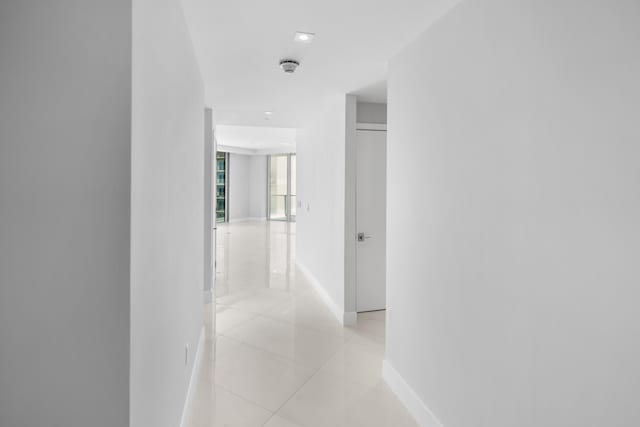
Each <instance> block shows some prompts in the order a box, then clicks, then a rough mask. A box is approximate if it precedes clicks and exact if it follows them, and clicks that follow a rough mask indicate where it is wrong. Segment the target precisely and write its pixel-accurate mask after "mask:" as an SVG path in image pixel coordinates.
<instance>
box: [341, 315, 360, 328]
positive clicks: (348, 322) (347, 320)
mask: <svg viewBox="0 0 640 427" xmlns="http://www.w3.org/2000/svg"><path fill="white" fill-rule="evenodd" d="M342 318H343V320H342V324H343V325H345V326H355V325H356V324H357V323H358V313H357V312H355V311H345V312H344V313H342Z"/></svg>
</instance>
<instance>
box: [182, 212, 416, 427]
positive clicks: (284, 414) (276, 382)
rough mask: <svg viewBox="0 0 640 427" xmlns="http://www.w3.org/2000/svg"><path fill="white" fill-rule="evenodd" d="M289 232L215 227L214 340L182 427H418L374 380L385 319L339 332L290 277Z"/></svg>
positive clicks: (261, 225) (370, 318)
mask: <svg viewBox="0 0 640 427" xmlns="http://www.w3.org/2000/svg"><path fill="white" fill-rule="evenodd" d="M295 227H296V226H295V224H289V223H284V222H242V223H234V224H229V225H223V226H219V227H218V242H217V243H218V265H217V274H216V319H215V333H214V325H213V322H208V323H207V325H206V327H207V337H209V339H208V341H207V345H206V347H205V350H204V360H203V363H202V367H201V369H200V371H199V372H198V382H197V387H196V389H195V395H194V397H193V404H192V407H191V410H190V414H189V418H188V423H189V424H188V425H189V426H191V427H213V426H215V427H218V426H220V427H221V426H233V427H254V426H255V427H261V426H266V427H316V426H318V427H328V426H331V427H341V426H344V427H347V426H350V427H351V426H367V427H378V426H381V427H382V426H394V427H404V426H411V427H414V426H417V424H416V423H415V422H414V421H413V419H412V418H411V416H410V415H409V414H408V412H407V411H406V410H405V408H404V407H403V406H402V405H401V404H400V402H399V401H398V400H397V399H396V397H395V396H394V395H393V394H392V393H391V391H390V390H389V388H388V387H387V386H386V385H385V383H384V382H383V381H382V378H381V368H382V359H383V356H384V326H385V317H384V312H373V313H365V314H361V315H360V316H359V317H358V326H357V327H354V328H344V327H342V326H341V325H340V324H339V323H338V322H337V320H336V319H335V318H334V317H333V315H332V314H331V313H330V312H329V310H328V309H327V308H326V307H325V306H324V304H323V302H322V301H321V300H320V299H319V297H318V296H317V294H316V293H315V291H314V289H313V288H312V287H311V286H310V285H309V283H308V282H307V280H306V279H305V277H304V276H303V275H302V273H300V272H299V271H297V270H296V268H295ZM214 349H215V350H214Z"/></svg>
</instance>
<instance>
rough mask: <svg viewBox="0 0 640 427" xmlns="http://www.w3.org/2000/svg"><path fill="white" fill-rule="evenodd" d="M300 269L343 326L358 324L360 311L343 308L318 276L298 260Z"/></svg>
mask: <svg viewBox="0 0 640 427" xmlns="http://www.w3.org/2000/svg"><path fill="white" fill-rule="evenodd" d="M296 264H297V265H298V268H299V269H300V271H301V272H302V273H303V274H304V275H305V276H306V277H307V279H308V280H309V283H311V285H312V286H313V288H314V289H315V290H316V292H318V295H319V296H320V298H321V299H322V301H323V302H324V303H325V304H326V305H327V307H328V308H329V310H330V311H331V313H333V315H334V316H336V319H338V322H340V324H341V325H343V326H353V325H355V324H356V321H357V317H358V313H356V312H345V311H344V310H343V309H341V308H340V307H339V306H338V304H336V303H335V301H334V300H333V298H331V296H330V295H329V294H328V293H327V290H326V289H325V288H324V286H322V284H321V283H320V282H319V281H318V279H316V277H315V276H314V275H313V273H311V271H310V270H309V269H308V268H307V267H305V266H304V265H303V264H301V263H300V262H296Z"/></svg>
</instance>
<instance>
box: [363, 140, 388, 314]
mask: <svg viewBox="0 0 640 427" xmlns="http://www.w3.org/2000/svg"><path fill="white" fill-rule="evenodd" d="M356 151H357V155H356V162H357V163H356V168H357V169H356V170H357V172H356V173H357V175H356V180H357V183H356V227H357V228H356V231H357V233H358V235H357V240H358V242H357V250H356V251H357V252H356V264H357V266H356V309H357V311H358V312H362V311H372V310H383V309H385V308H386V280H385V276H386V246H387V239H386V216H387V213H386V211H387V132H386V131H374V130H358V134H357V140H356Z"/></svg>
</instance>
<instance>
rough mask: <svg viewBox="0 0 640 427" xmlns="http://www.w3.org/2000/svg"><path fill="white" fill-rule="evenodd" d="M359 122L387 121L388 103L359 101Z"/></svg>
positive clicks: (380, 122) (381, 122) (379, 122)
mask: <svg viewBox="0 0 640 427" xmlns="http://www.w3.org/2000/svg"><path fill="white" fill-rule="evenodd" d="M357 120H358V123H378V124H385V123H387V104H378V103H373V102H358V105H357Z"/></svg>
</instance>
